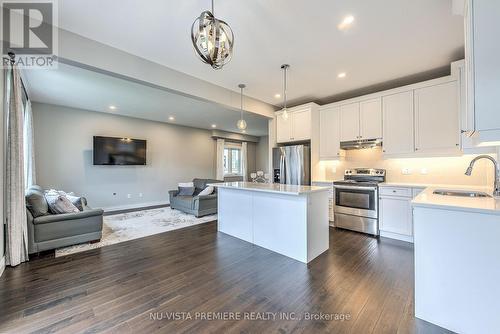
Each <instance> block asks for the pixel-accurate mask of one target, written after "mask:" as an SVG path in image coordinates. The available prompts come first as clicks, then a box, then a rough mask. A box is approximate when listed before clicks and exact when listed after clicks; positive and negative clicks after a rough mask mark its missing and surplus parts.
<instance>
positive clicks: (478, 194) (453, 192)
mask: <svg viewBox="0 0 500 334" xmlns="http://www.w3.org/2000/svg"><path fill="white" fill-rule="evenodd" d="M433 194H435V195H443V196H458V197H491V196H490V195H488V194H487V193H484V192H481V191H463V190H441V189H438V190H434V192H433Z"/></svg>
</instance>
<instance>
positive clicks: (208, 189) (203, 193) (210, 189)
mask: <svg viewBox="0 0 500 334" xmlns="http://www.w3.org/2000/svg"><path fill="white" fill-rule="evenodd" d="M213 192H214V187H212V186H208V187H206V188H205V189H203V190H202V191H201V192H200V193H199V194H198V196H207V195H210V194H212V193H213Z"/></svg>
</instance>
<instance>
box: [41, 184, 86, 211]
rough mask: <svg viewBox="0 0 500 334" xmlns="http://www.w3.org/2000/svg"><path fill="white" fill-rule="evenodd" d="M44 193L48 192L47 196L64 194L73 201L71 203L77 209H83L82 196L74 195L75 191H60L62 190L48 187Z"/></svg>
mask: <svg viewBox="0 0 500 334" xmlns="http://www.w3.org/2000/svg"><path fill="white" fill-rule="evenodd" d="M45 194H46V195H47V194H48V195H49V196H57V195H61V196H64V197H66V198H67V199H69V200H70V202H71V203H73V205H74V206H76V207H77V208H78V210H79V211H83V206H84V203H83V202H84V200H83V197H78V196H75V193H73V192H70V193H67V192H65V191H62V190H56V189H50V190H47V191H46V192H45Z"/></svg>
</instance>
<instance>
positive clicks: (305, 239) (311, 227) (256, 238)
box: [213, 182, 329, 263]
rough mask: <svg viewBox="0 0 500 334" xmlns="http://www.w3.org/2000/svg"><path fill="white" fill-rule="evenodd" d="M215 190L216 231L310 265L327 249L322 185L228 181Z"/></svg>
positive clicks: (326, 226) (326, 199) (326, 204)
mask: <svg viewBox="0 0 500 334" xmlns="http://www.w3.org/2000/svg"><path fill="white" fill-rule="evenodd" d="M213 185H214V186H216V187H217V191H218V201H217V202H218V231H219V232H222V233H225V234H228V235H231V236H233V237H236V238H239V239H242V240H244V241H247V242H250V243H253V244H255V245H257V246H260V247H264V248H267V249H269V250H271V251H274V252H276V253H279V254H282V255H285V256H288V257H291V258H293V259H295V260H298V261H301V262H304V263H308V262H310V261H312V260H313V259H314V258H316V257H317V256H318V255H320V254H321V253H323V252H325V251H326V250H328V248H329V222H328V191H329V189H328V188H326V187H314V186H295V185H284V184H261V183H251V182H229V183H218V184H213Z"/></svg>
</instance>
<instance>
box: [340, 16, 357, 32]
mask: <svg viewBox="0 0 500 334" xmlns="http://www.w3.org/2000/svg"><path fill="white" fill-rule="evenodd" d="M353 22H354V16H352V15H348V16H346V17H344V19H343V20H342V22H340V24H339V25H338V26H337V28H338V29H339V30H346V29H348V28H349V27H350V26H351V24H352V23H353Z"/></svg>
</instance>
